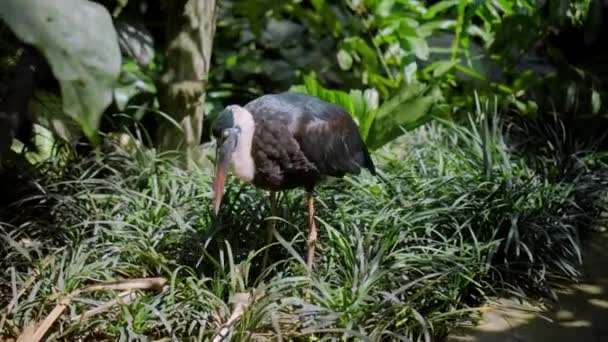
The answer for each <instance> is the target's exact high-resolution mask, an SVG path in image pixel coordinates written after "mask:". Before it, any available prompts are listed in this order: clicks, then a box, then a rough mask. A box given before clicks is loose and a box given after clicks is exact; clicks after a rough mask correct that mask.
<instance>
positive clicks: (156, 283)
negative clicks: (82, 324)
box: [17, 278, 167, 342]
mask: <svg viewBox="0 0 608 342" xmlns="http://www.w3.org/2000/svg"><path fill="white" fill-rule="evenodd" d="M166 284H167V279H165V278H139V279H127V280H121V281H114V282H108V283H101V284H95V285H90V286H87V287H85V288H83V289H79V290H75V291H73V292H71V293H70V294H68V295H67V296H65V297H63V299H61V300H60V301H59V303H57V305H56V306H55V308H54V309H53V310H52V311H51V312H50V313H49V315H48V316H47V317H46V318H45V319H44V321H42V323H40V325H38V327H37V328H36V330H35V331H33V332H32V329H24V331H23V332H22V333H21V335H20V336H19V339H17V341H18V342H26V341H27V342H38V341H40V340H41V339H42V338H43V337H44V335H45V334H46V333H47V331H48V330H49V328H50V327H51V326H52V325H53V323H54V322H55V321H56V320H57V318H59V316H61V314H62V313H63V311H65V308H66V307H67V306H68V305H69V304H70V303H71V302H72V300H73V299H74V298H76V297H77V296H78V295H79V294H81V293H83V292H91V291H98V290H125V292H128V293H131V292H132V291H133V290H157V291H160V290H162V289H163V287H164V286H165V285H166ZM125 292H123V293H122V294H124V293H125ZM128 293H127V294H126V295H125V296H128ZM119 296H120V295H119ZM111 302H113V301H111ZM111 302H109V303H111ZM109 303H106V305H104V306H102V308H97V309H94V310H89V311H87V312H85V313H84V314H82V315H80V316H82V317H85V315H87V314H88V315H89V316H90V315H93V314H96V313H99V312H101V311H98V309H102V311H103V310H106V309H107V308H109V307H110V306H112V305H114V304H116V303H118V301H116V302H114V303H112V304H111V305H110V306H107V304H109ZM91 311H92V313H91ZM77 317H78V316H77ZM82 317H81V318H82Z"/></svg>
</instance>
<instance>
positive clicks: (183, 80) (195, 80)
mask: <svg viewBox="0 0 608 342" xmlns="http://www.w3.org/2000/svg"><path fill="white" fill-rule="evenodd" d="M165 5H166V7H167V21H168V22H167V38H168V39H167V50H166V54H165V58H166V59H165V62H164V69H163V70H164V71H163V73H162V75H161V77H160V81H159V84H158V90H159V104H160V109H161V111H163V112H164V113H166V114H167V115H169V116H170V117H171V118H173V119H174V120H175V121H176V122H177V123H178V124H179V126H180V127H179V128H178V127H176V125H175V123H172V122H170V121H169V120H166V119H161V121H160V125H159V128H158V131H157V142H158V146H159V148H160V149H161V150H163V151H179V152H182V153H183V157H184V158H185V162H186V165H187V167H188V168H191V167H192V166H193V165H194V163H195V162H196V160H197V159H198V153H197V151H198V145H199V141H200V138H201V133H202V130H203V116H204V112H203V104H204V103H205V91H206V88H207V75H208V73H209V64H210V61H211V50H212V47H213V36H214V34H215V17H216V0H168V1H166V2H165Z"/></svg>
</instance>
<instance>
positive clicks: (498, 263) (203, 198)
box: [0, 114, 581, 341]
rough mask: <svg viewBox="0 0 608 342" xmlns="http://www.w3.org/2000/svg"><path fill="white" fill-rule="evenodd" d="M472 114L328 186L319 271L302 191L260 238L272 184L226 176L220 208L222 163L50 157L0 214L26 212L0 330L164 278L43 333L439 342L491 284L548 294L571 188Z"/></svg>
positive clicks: (3, 254) (566, 237) (0, 280)
mask: <svg viewBox="0 0 608 342" xmlns="http://www.w3.org/2000/svg"><path fill="white" fill-rule="evenodd" d="M478 118H479V119H478V120H473V119H471V120H470V121H469V122H468V123H466V124H465V125H462V126H460V125H456V124H453V123H448V122H436V123H433V124H430V125H428V126H426V127H424V128H421V129H419V130H417V131H416V132H413V133H410V134H408V135H406V136H405V137H404V139H402V140H401V141H399V142H397V143H395V144H393V146H392V147H391V149H390V150H388V149H386V150H384V151H383V152H379V153H377V154H376V155H375V157H374V158H375V160H376V163H377V164H378V165H377V166H378V169H379V170H380V173H381V177H380V178H372V177H371V176H369V175H362V176H360V177H357V178H351V177H347V178H345V179H342V180H336V179H332V180H328V181H327V183H325V184H324V185H323V186H321V187H320V188H319V189H318V192H317V200H318V202H317V203H318V205H317V207H318V210H317V222H318V226H319V230H320V236H319V243H318V245H319V247H318V252H317V266H316V270H315V272H314V274H313V275H312V276H311V277H309V276H308V275H307V274H306V272H305V269H304V266H303V262H302V258H301V256H302V255H304V253H305V242H304V240H305V236H306V233H307V226H306V208H305V201H304V197H303V193H302V192H301V191H292V192H289V193H286V194H284V196H282V198H281V201H280V207H281V219H280V220H279V219H277V221H276V222H277V223H276V228H277V229H276V234H275V239H274V240H273V241H274V243H273V244H271V245H269V246H267V245H266V242H265V241H266V232H265V226H266V224H267V220H268V219H269V218H268V217H269V209H268V199H267V195H266V194H264V193H263V192H261V191H257V190H255V189H253V188H252V187H251V186H248V185H243V184H240V183H237V182H236V181H232V182H230V184H229V186H228V189H227V194H226V198H225V202H224V206H223V211H222V214H221V215H220V217H219V218H218V219H217V220H214V219H213V217H212V215H211V211H210V198H211V187H210V183H211V180H212V174H211V173H212V170H200V171H196V172H192V173H186V172H184V171H182V170H180V169H179V168H176V167H174V166H173V165H172V164H171V163H170V162H169V161H166V160H162V159H160V158H158V157H157V156H156V155H155V154H154V152H153V151H151V150H140V151H139V152H138V153H136V155H135V156H133V157H130V156H126V155H125V154H124V153H120V151H116V152H111V153H106V154H104V155H103V156H102V158H101V159H99V160H98V159H96V158H95V157H94V156H91V157H90V158H87V159H84V160H80V161H75V162H69V163H67V164H65V165H61V166H57V165H55V166H53V165H50V166H47V169H46V170H45V172H44V173H43V177H41V178H40V179H39V180H38V181H37V182H36V184H35V185H36V186H35V188H36V189H37V190H36V193H35V194H34V195H32V196H30V197H29V198H27V199H25V200H22V201H20V202H18V203H16V204H14V205H13V206H11V207H9V208H7V209H5V211H4V212H3V215H2V217H7V211H11V212H13V213H20V214H19V215H14V216H13V219H10V220H8V219H7V220H6V221H7V222H5V223H3V224H2V225H0V237H1V239H0V247H1V249H0V260H1V261H0V262H1V264H0V267H1V268H2V269H3V270H5V272H3V273H2V275H1V276H0V291H1V292H0V295H1V297H0V307H2V308H3V309H0V315H1V317H0V319H1V321H0V336H3V337H15V336H18V335H19V334H20V333H21V332H22V330H23V329H24V328H25V327H26V326H28V325H29V324H32V323H34V322H39V321H41V320H43V319H44V318H45V317H46V316H47V315H48V314H49V312H50V311H51V310H52V309H53V308H54V307H55V305H56V304H57V302H58V300H59V299H61V298H63V297H64V296H66V295H67V294H69V293H71V292H73V291H74V290H77V289H81V288H83V287H85V286H87V285H91V284H96V283H99V282H102V281H110V280H117V279H128V278H142V277H164V278H166V279H167V280H168V285H167V286H166V287H164V288H163V289H162V290H160V291H138V292H136V293H137V296H135V297H132V298H131V301H129V302H127V303H122V304H120V305H115V306H113V307H111V308H109V309H108V310H105V311H103V312H100V313H96V314H94V315H91V316H89V317H87V318H86V319H83V318H82V317H81V316H79V315H80V314H82V313H83V312H86V311H87V310H90V309H92V308H95V307H97V306H101V305H103V304H104V303H107V302H109V301H111V300H113V299H115V298H116V297H117V296H118V293H119V292H120V291H114V290H100V291H92V292H86V293H81V294H79V295H78V296H77V297H76V298H74V300H72V301H71V302H70V303H69V305H68V307H67V309H66V311H65V312H64V313H63V315H61V316H60V317H59V318H58V320H57V321H56V322H55V323H54V324H53V326H52V328H51V330H50V331H49V333H48V334H47V339H48V340H76V339H85V340H86V339H102V340H103V339H117V340H118V339H120V340H126V339H131V338H133V339H142V340H143V339H146V338H147V339H161V338H164V339H166V340H176V341H184V340H211V339H212V338H213V337H214V336H216V334H217V333H218V331H220V330H223V332H224V333H226V334H227V335H229V336H230V337H231V338H232V340H235V341H240V340H254V341H255V340H290V339H291V340H309V339H311V338H313V336H316V337H320V338H330V337H336V338H349V339H353V338H354V339H361V340H403V341H410V340H414V341H417V340H423V341H429V340H431V339H435V338H439V337H441V336H444V335H445V334H446V333H447V331H449V329H451V328H452V327H454V326H455V325H457V324H458V323H462V322H464V321H468V320H470V319H474V318H475V317H476V314H477V313H478V312H477V311H478V310H479V309H478V308H477V306H478V305H480V304H481V303H482V301H483V300H484V299H485V298H486V297H487V296H489V295H494V294H497V293H502V292H503V291H511V292H516V293H519V294H531V293H538V292H541V293H543V292H546V291H547V290H548V288H549V287H548V283H547V281H548V280H551V279H552V278H553V277H563V276H567V277H575V276H576V275H577V274H578V271H577V266H578V264H579V263H580V253H579V249H578V238H577V229H576V222H577V220H578V218H579V215H580V214H581V213H580V210H579V209H577V207H576V203H575V201H574V195H573V193H574V192H573V185H571V184H569V183H561V182H556V181H551V182H550V181H548V180H547V179H546V178H545V177H543V176H542V175H539V174H537V173H536V172H535V171H533V170H532V169H531V168H529V167H528V166H527V164H526V163H525V161H524V160H523V159H520V158H517V157H514V155H512V154H511V152H510V149H509V147H508V146H507V144H506V143H505V141H504V139H503V133H502V129H501V127H500V125H499V122H498V121H497V120H495V119H492V118H485V117H484V116H483V115H481V114H480V115H478ZM265 249H268V250H269V254H270V261H271V265H270V266H269V267H267V268H266V269H262V267H261V261H262V254H263V251H264V250H265ZM307 289H310V292H311V301H310V302H307V301H306V300H305V295H304V294H305V292H306V290H307ZM243 303H244V304H245V306H244V308H245V309H244V311H243V313H242V315H239V316H238V319H236V320H234V321H231V319H230V317H231V315H233V314H234V313H235V311H236V310H235V308H236V307H240V305H241V304H243ZM227 322H232V323H231V324H227Z"/></svg>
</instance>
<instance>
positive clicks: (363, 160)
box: [245, 93, 375, 191]
mask: <svg viewBox="0 0 608 342" xmlns="http://www.w3.org/2000/svg"><path fill="white" fill-rule="evenodd" d="M245 109H247V110H248V111H249V112H250V113H251V114H252V116H253V119H254V121H255V132H254V138H253V144H252V150H251V154H252V157H253V160H254V163H255V178H254V179H253V182H252V183H253V184H254V185H255V186H257V187H260V188H262V189H266V190H272V191H280V190H286V189H293V188H296V187H304V188H305V189H306V190H308V191H311V190H312V189H313V188H314V186H315V185H316V184H317V182H318V181H319V180H321V179H322V178H323V177H324V176H333V177H342V176H344V175H345V174H346V173H351V174H359V172H360V170H361V167H365V168H367V169H368V170H369V171H370V172H372V173H375V169H374V164H373V162H372V160H371V158H370V156H369V152H368V151H367V148H366V146H365V144H364V143H363V141H362V139H361V137H360V135H359V132H358V130H357V126H356V124H355V122H354V121H353V119H352V118H351V116H350V115H349V114H348V113H347V112H346V111H345V110H344V109H342V108H341V107H339V106H336V105H334V104H330V103H327V102H324V101H322V100H320V99H318V98H316V97H313V96H308V95H304V94H297V93H282V94H276V95H265V96H262V97H260V98H257V99H256V100H253V101H251V102H249V103H248V104H247V105H245Z"/></svg>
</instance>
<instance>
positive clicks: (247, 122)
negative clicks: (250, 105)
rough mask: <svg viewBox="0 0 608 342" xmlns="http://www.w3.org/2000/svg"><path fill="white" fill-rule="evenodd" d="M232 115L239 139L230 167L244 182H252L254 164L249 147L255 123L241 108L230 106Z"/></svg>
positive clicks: (246, 111)
mask: <svg viewBox="0 0 608 342" xmlns="http://www.w3.org/2000/svg"><path fill="white" fill-rule="evenodd" d="M230 109H231V110H232V114H233V115H234V125H235V126H238V127H239V128H240V129H241V133H240V134H239V139H238V142H237V145H236V148H235V149H234V152H232V166H233V168H234V174H235V175H236V176H237V177H238V178H240V179H242V180H244V181H246V182H250V181H252V180H253V175H254V173H255V163H254V162H253V157H252V156H251V146H252V143H253V132H254V130H255V122H254V121H253V116H252V115H251V113H250V112H249V111H248V110H247V109H245V108H243V107H241V106H235V105H233V106H230Z"/></svg>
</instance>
